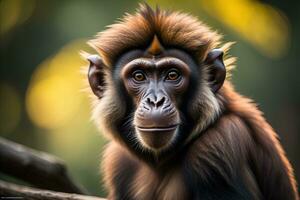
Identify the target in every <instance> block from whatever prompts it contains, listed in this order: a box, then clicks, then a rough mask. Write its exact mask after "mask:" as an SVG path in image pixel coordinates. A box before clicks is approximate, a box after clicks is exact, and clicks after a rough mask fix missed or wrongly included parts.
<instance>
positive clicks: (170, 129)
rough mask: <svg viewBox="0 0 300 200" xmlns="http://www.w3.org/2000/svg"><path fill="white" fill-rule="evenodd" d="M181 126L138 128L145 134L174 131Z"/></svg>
mask: <svg viewBox="0 0 300 200" xmlns="http://www.w3.org/2000/svg"><path fill="white" fill-rule="evenodd" d="M178 125H179V124H175V125H172V126H166V127H139V126H138V127H137V128H138V129H139V130H140V131H143V132H165V131H173V130H175V129H176V128H177V127H178Z"/></svg>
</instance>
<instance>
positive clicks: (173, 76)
mask: <svg viewBox="0 0 300 200" xmlns="http://www.w3.org/2000/svg"><path fill="white" fill-rule="evenodd" d="M179 76H180V74H179V72H178V71H177V70H175V69H173V70H171V71H169V72H168V75H167V77H166V79H167V80H171V81H175V80H177V79H178V78H179Z"/></svg>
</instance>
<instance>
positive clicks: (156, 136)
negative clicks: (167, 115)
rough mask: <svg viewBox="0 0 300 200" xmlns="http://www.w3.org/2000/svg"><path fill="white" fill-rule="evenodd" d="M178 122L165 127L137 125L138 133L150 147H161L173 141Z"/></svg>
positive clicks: (143, 142)
mask: <svg viewBox="0 0 300 200" xmlns="http://www.w3.org/2000/svg"><path fill="white" fill-rule="evenodd" d="M178 126H179V125H178V124H175V125H172V126H165V127H140V126H137V127H136V128H137V134H138V136H139V139H140V140H142V144H144V145H145V146H147V147H148V148H150V149H161V148H164V147H166V146H168V144H170V143H171V142H172V139H173V138H174V135H175V133H176V130H177V128H178Z"/></svg>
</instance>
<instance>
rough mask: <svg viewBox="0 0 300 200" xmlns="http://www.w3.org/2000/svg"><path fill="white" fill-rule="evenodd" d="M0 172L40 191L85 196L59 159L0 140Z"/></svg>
mask: <svg viewBox="0 0 300 200" xmlns="http://www.w3.org/2000/svg"><path fill="white" fill-rule="evenodd" d="M0 171H1V172H3V173H5V174H7V175H10V176H13V177H15V178H18V179H21V180H23V181H25V182H28V183H30V184H32V185H34V186H37V187H39V188H42V189H49V190H54V191H59V192H67V193H77V194H86V193H87V192H86V190H84V189H83V188H82V187H81V186H79V185H78V184H76V183H75V182H74V181H73V180H72V179H71V178H70V176H69V175H68V173H67V170H66V167H65V165H64V163H63V161H61V160H60V159H58V158H56V157H54V156H52V155H49V154H46V153H43V152H39V151H36V150H33V149H30V148H28V147H25V146H23V145H20V144H17V143H14V142H11V141H8V140H6V139H3V138H0Z"/></svg>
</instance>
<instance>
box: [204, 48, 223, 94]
mask: <svg viewBox="0 0 300 200" xmlns="http://www.w3.org/2000/svg"><path fill="white" fill-rule="evenodd" d="M223 54H224V53H223V51H222V50H221V49H213V50H212V51H211V52H209V53H208V54H207V57H206V59H205V61H204V62H205V64H207V65H209V66H210V67H211V70H210V72H209V75H210V77H209V82H210V83H211V87H212V91H213V92H214V93H215V92H217V91H218V90H219V89H220V88H221V87H222V85H223V83H224V81H225V78H226V68H225V65H224V62H223Z"/></svg>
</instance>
